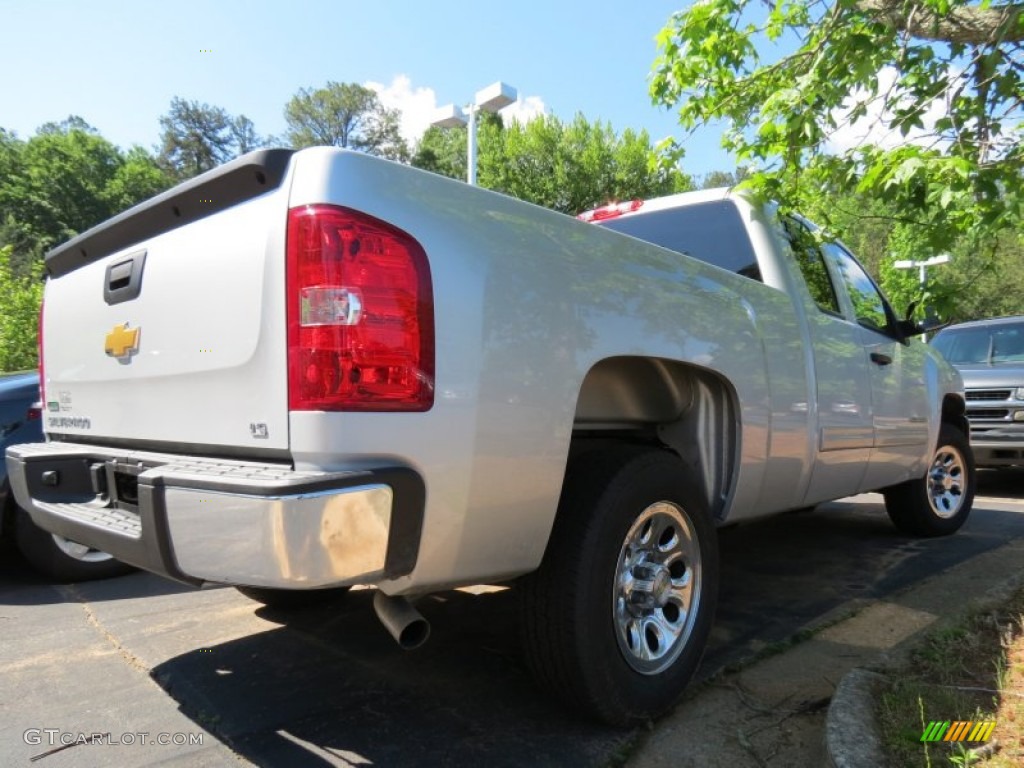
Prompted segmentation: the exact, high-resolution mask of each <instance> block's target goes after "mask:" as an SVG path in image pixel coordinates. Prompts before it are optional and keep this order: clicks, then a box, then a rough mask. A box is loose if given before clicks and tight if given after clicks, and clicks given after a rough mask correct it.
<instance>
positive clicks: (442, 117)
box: [430, 80, 519, 185]
mask: <svg viewBox="0 0 1024 768" xmlns="http://www.w3.org/2000/svg"><path fill="white" fill-rule="evenodd" d="M518 96H519V95H518V93H517V92H516V89H515V88H513V87H512V86H511V85H509V84H508V83H503V82H501V81H500V80H499V81H498V82H497V83H491V84H490V85H488V86H487V87H486V88H484V89H482V90H479V91H477V92H476V96H474V97H473V102H472V103H471V104H469V105H468V106H467V107H465V109H463V108H461V107H458V106H456V105H455V104H447V105H445V106H443V107H441V108H439V109H438V110H437V113H436V114H435V115H434V119H433V120H432V121H431V123H430V124H431V125H434V126H437V127H438V128H454V127H455V126H457V125H467V124H468V126H469V130H468V131H467V134H468V139H467V142H468V144H467V149H466V181H467V182H469V183H470V184H473V185H475V184H476V113H477V112H479V111H480V110H481V109H482V110H484V111H485V112H497V111H498V110H500V109H504V108H505V107H507V106H508V105H509V104H512V103H513V102H515V100H516V99H517V98H518Z"/></svg>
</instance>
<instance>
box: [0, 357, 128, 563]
mask: <svg viewBox="0 0 1024 768" xmlns="http://www.w3.org/2000/svg"><path fill="white" fill-rule="evenodd" d="M41 416H42V414H41V413H40V408H39V374H37V373H35V372H34V371H31V372H26V373H8V374H0V537H4V538H10V539H13V540H14V543H15V545H16V546H17V548H18V550H19V551H20V552H21V554H22V555H23V556H24V558H25V560H27V561H28V563H29V564H30V565H31V566H32V567H33V568H35V569H36V570H37V571H39V572H40V573H42V574H43V575H44V576H46V577H48V578H50V579H52V580H54V581H61V582H70V581H87V580H89V579H103V578H107V577H108V576H119V575H121V574H122V573H127V572H128V571H130V570H131V568H130V567H129V566H127V565H125V564H124V563H121V562H119V561H117V560H115V559H114V558H112V557H111V556H110V555H108V554H107V553H106V552H100V551H98V550H95V549H90V548H89V547H86V546H83V545H82V544H78V543H76V542H74V541H69V540H68V539H65V538H64V537H62V536H57V535H56V534H52V533H48V532H47V531H44V530H43V529H42V528H39V527H37V526H36V525H35V524H34V523H33V522H32V519H31V518H30V517H29V516H28V514H27V513H26V512H25V511H24V510H22V509H20V508H19V507H18V505H17V504H16V503H15V501H14V494H12V493H11V486H10V483H9V482H8V480H7V464H6V462H4V461H3V460H2V459H3V456H4V454H6V452H7V446H8V445H15V444H17V443H32V442H38V441H41V440H42V439H43V422H42V418H41Z"/></svg>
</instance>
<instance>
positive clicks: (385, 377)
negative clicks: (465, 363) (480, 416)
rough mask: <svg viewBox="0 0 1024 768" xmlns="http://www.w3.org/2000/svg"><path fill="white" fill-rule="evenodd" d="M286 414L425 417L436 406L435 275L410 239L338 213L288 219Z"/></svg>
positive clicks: (322, 208) (329, 209)
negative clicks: (417, 414)
mask: <svg viewBox="0 0 1024 768" xmlns="http://www.w3.org/2000/svg"><path fill="white" fill-rule="evenodd" d="M287 251H288V263H287V278H286V282H287V302H288V405H289V408H290V409H291V410H295V411H426V410H429V409H430V407H431V406H432V405H433V403H434V311H433V295H432V290H431V283H430V269H429V267H428V265H427V257H426V254H425V253H424V252H423V248H422V247H421V246H420V244H419V243H417V242H416V240H414V239H413V238H412V237H411V236H410V235H409V234H407V233H406V232H403V231H401V230H400V229H396V228H395V227H393V226H391V225H390V224H386V223H385V222H383V221H380V220H379V219H375V218H373V217H372V216H368V215H367V214H364V213H360V212H358V211H354V210H351V209H349V208H342V207H340V206H334V205H306V206H300V207H298V208H293V209H292V210H291V211H289V212H288V248H287Z"/></svg>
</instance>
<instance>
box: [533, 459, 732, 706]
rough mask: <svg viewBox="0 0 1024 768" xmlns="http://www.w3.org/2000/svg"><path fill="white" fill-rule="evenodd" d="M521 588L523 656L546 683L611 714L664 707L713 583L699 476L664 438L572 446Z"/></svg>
mask: <svg viewBox="0 0 1024 768" xmlns="http://www.w3.org/2000/svg"><path fill="white" fill-rule="evenodd" d="M519 592H520V595H521V606H522V615H521V626H522V630H523V637H524V645H525V650H526V657H527V662H528V664H529V666H530V667H531V669H532V671H533V672H534V675H535V676H536V677H537V679H538V681H539V682H540V683H541V684H542V685H543V686H544V687H546V688H548V689H549V690H550V691H551V692H552V693H554V694H555V695H557V696H560V697H561V698H563V699H565V700H567V701H568V702H569V703H570V704H571V705H573V706H576V707H580V708H582V709H583V710H584V711H585V712H587V713H588V714H590V715H592V716H594V717H596V718H598V719H600V720H602V721H604V722H606V723H609V724H613V725H625V724H629V723H634V722H637V721H641V720H645V719H649V718H653V717H657V716H658V715H660V714H662V713H663V712H665V710H667V709H668V708H669V707H671V706H672V704H673V703H675V701H676V700H677V699H678V698H679V696H680V695H681V694H682V692H683V690H684V688H685V687H686V684H687V683H688V682H689V680H690V678H691V677H692V676H693V674H694V672H695V671H696V669H697V665H698V663H699V662H700V658H701V656H702V654H703V652H704V646H705V643H706V641H707V637H708V633H709V632H710V629H711V622H712V618H713V615H714V609H715V601H716V598H717V593H718V547H717V536H716V532H715V529H714V526H713V524H712V521H711V518H710V515H709V514H708V511H707V507H706V502H705V501H704V498H703V494H702V493H701V492H700V485H699V483H697V482H696V480H695V479H694V478H693V477H692V475H691V473H690V472H689V471H688V470H687V468H686V467H685V465H684V464H683V463H682V462H681V461H680V460H679V459H678V458H677V457H676V456H674V455H673V454H670V453H668V452H666V451H663V450H654V449H615V450H612V451H601V452H594V453H588V454H585V455H583V456H581V457H579V458H578V459H577V460H575V461H574V462H573V463H572V464H571V466H570V468H569V471H568V474H567V477H566V482H565V486H564V488H563V492H562V499H561V502H560V504H559V510H558V515H557V518H556V520H555V526H554V530H553V531H552V534H551V539H550V542H549V544H548V549H547V551H546V552H545V555H544V560H543V562H542V564H541V566H540V568H539V569H538V570H537V571H536V572H535V573H532V574H530V575H529V576H527V577H525V578H524V579H523V581H522V583H521V585H520V589H519Z"/></svg>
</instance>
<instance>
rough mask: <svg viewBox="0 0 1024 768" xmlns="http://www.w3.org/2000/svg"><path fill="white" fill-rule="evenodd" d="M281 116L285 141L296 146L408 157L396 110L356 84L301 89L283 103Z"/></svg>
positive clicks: (398, 158)
mask: <svg viewBox="0 0 1024 768" xmlns="http://www.w3.org/2000/svg"><path fill="white" fill-rule="evenodd" d="M284 118H285V122H286V123H287V125H288V133H287V140H288V143H290V144H291V145H292V146H293V147H295V148H297V149H299V148H302V147H312V146H321V145H323V146H330V147H347V148H351V149H358V150H361V151H363V152H368V153H370V154H373V155H379V156H381V157H387V158H390V159H394V160H403V161H404V160H407V159H408V157H409V149H408V147H407V145H406V143H405V140H404V139H403V138H402V136H401V134H400V132H399V130H398V119H399V113H398V112H397V111H396V110H393V109H387V108H385V107H384V106H383V105H382V104H381V103H380V99H378V98H377V94H376V93H375V92H374V91H372V90H371V89H369V88H366V87H364V86H362V85H359V84H357V83H335V82H328V83H327V85H325V86H324V87H323V88H315V89H314V88H302V89H300V90H299V92H298V93H296V94H295V95H294V96H293V97H292V98H291V100H290V101H289V102H288V103H287V104H286V105H285V108H284Z"/></svg>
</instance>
